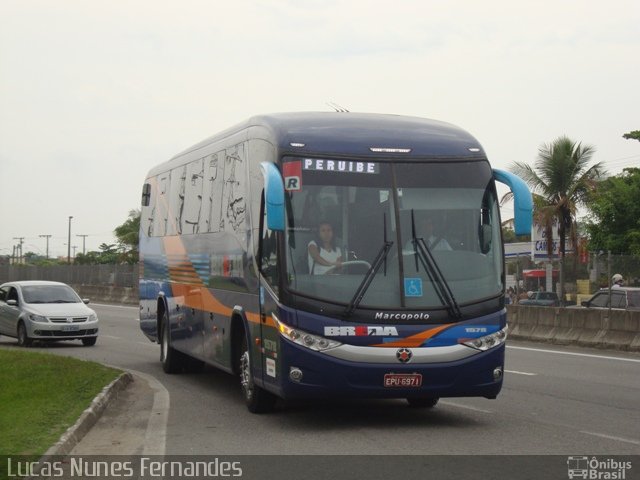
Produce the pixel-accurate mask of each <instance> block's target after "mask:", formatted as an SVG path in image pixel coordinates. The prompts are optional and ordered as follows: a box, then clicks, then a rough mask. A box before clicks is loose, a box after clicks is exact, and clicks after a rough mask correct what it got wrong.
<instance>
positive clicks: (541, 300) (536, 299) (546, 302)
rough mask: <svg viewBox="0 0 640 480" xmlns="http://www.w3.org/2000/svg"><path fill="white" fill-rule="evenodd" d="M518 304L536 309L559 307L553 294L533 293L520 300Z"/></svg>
mask: <svg viewBox="0 0 640 480" xmlns="http://www.w3.org/2000/svg"><path fill="white" fill-rule="evenodd" d="M518 304H519V305H530V306H537V307H558V306H560V300H559V299H558V295H557V294H556V293H555V292H533V295H531V296H530V297H529V298H526V299H524V300H520V301H519V302H518Z"/></svg>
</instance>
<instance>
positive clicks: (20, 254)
mask: <svg viewBox="0 0 640 480" xmlns="http://www.w3.org/2000/svg"><path fill="white" fill-rule="evenodd" d="M13 239H14V240H18V241H19V242H20V243H19V244H18V252H17V253H18V263H20V264H22V244H23V243H24V237H13Z"/></svg>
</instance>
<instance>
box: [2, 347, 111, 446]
mask: <svg viewBox="0 0 640 480" xmlns="http://www.w3.org/2000/svg"><path fill="white" fill-rule="evenodd" d="M121 373H122V372H120V371H119V370H115V369H113V368H109V367H105V366H103V365H100V364H98V363H94V362H87V361H82V360H77V359H75V358H70V357H62V356H58V355H51V354H46V353H38V352H27V351H22V350H0V455H36V456H39V455H42V454H43V453H44V452H46V451H47V449H48V448H49V447H50V446H51V445H53V444H54V443H55V442H56V441H57V440H58V439H59V438H60V436H61V435H62V434H63V433H64V432H65V431H66V430H67V428H69V427H70V426H71V425H73V424H74V423H75V422H76V420H77V419H78V417H80V414H81V413H82V412H83V411H84V410H85V409H86V408H87V407H88V406H89V405H90V404H91V401H92V400H93V399H94V398H95V396H96V395H97V394H98V393H99V392H100V391H101V390H102V389H103V388H104V387H105V386H106V385H108V384H109V383H111V382H112V381H113V380H115V379H116V378H117V377H118V375H120V374H121Z"/></svg>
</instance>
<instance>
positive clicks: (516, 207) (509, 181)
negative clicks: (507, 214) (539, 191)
mask: <svg viewBox="0 0 640 480" xmlns="http://www.w3.org/2000/svg"><path fill="white" fill-rule="evenodd" d="M493 178H494V179H495V181H496V182H500V183H504V184H505V185H506V186H508V187H509V189H510V190H511V192H513V223H514V225H513V226H514V230H515V232H516V235H529V234H530V233H531V223H532V222H531V220H532V215H533V199H532V197H531V191H530V190H529V187H528V186H527V184H526V183H525V182H524V180H522V179H521V178H520V177H518V176H517V175H514V174H513V173H510V172H507V171H505V170H498V169H497V168H494V169H493Z"/></svg>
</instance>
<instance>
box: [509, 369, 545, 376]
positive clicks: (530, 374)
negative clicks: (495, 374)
mask: <svg viewBox="0 0 640 480" xmlns="http://www.w3.org/2000/svg"><path fill="white" fill-rule="evenodd" d="M505 372H506V373H515V374H516V375H529V376H532V377H535V376H536V375H538V374H537V373H529V372H519V371H517V370H505Z"/></svg>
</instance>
